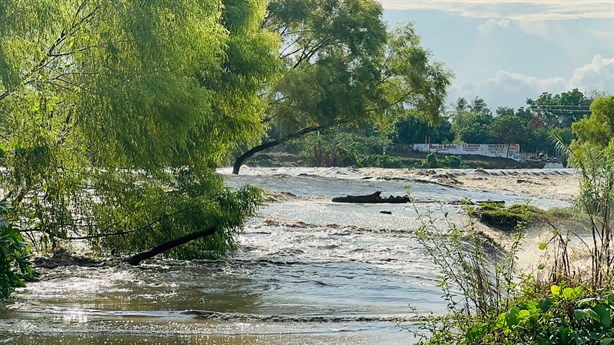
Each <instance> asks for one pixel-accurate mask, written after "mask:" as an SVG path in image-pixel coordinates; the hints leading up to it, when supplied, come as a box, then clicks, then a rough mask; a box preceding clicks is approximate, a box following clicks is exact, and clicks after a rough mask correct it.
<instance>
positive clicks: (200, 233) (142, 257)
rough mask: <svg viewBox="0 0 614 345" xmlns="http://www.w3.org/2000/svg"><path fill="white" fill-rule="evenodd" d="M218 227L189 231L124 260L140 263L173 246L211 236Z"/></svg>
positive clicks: (132, 263)
mask: <svg viewBox="0 0 614 345" xmlns="http://www.w3.org/2000/svg"><path fill="white" fill-rule="evenodd" d="M216 230H217V228H216V227H211V228H208V229H205V230H201V231H196V232H192V233H189V234H187V235H185V236H181V237H179V238H175V239H173V240H170V241H168V242H164V243H162V244H160V245H159V246H156V247H154V248H152V249H150V250H147V251H144V252H141V253H138V254H136V255H133V256H131V257H129V258H127V259H126V260H124V262H127V263H129V264H130V265H133V266H137V265H139V264H140V263H141V262H142V261H143V260H147V259H150V258H153V257H154V256H156V255H158V254H161V253H164V252H166V251H169V250H171V249H173V248H176V247H179V246H181V245H183V244H186V243H188V242H191V241H194V240H197V239H199V238H203V237H207V236H211V235H213V234H215V232H216Z"/></svg>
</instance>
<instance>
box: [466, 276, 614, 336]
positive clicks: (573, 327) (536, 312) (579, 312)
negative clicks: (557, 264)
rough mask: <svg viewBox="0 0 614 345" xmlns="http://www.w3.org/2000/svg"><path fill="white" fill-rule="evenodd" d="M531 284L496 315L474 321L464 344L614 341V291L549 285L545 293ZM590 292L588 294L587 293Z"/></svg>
mask: <svg viewBox="0 0 614 345" xmlns="http://www.w3.org/2000/svg"><path fill="white" fill-rule="evenodd" d="M540 290H541V289H540V288H539V287H538V286H536V285H533V286H531V287H526V286H525V290H524V295H525V296H527V297H528V298H527V297H521V298H519V299H517V300H515V301H514V302H513V303H512V304H511V305H510V307H509V308H508V309H507V310H506V311H504V312H502V313H500V314H499V315H498V316H496V317H493V318H490V319H487V320H485V322H481V323H477V324H475V325H473V326H472V327H471V328H470V329H469V330H467V333H466V342H467V344H529V343H531V344H562V345H567V344H569V345H571V344H610V343H614V327H612V319H613V318H614V294H609V295H599V294H591V295H589V294H587V293H586V292H585V289H584V288H583V287H582V286H578V287H576V288H571V287H565V288H563V287H561V286H559V285H552V286H551V288H550V291H551V294H550V295H548V294H547V293H545V292H542V291H540ZM589 296H590V297H589Z"/></svg>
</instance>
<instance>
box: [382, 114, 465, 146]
mask: <svg viewBox="0 0 614 345" xmlns="http://www.w3.org/2000/svg"><path fill="white" fill-rule="evenodd" d="M452 140H454V133H452V124H451V123H450V122H449V121H447V120H443V121H440V122H438V123H436V124H433V123H429V121H428V120H426V119H423V118H421V117H419V116H409V117H407V118H405V119H402V120H399V121H398V122H397V123H396V124H395V130H394V132H393V134H392V141H393V142H394V143H398V144H419V143H425V142H429V143H451V142H452Z"/></svg>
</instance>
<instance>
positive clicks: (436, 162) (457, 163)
mask: <svg viewBox="0 0 614 345" xmlns="http://www.w3.org/2000/svg"><path fill="white" fill-rule="evenodd" d="M420 167H422V168H426V169H437V168H452V169H460V168H462V167H463V160H462V158H461V157H460V156H447V155H446V156H444V158H443V159H440V158H439V157H438V156H437V154H436V153H434V152H431V153H429V154H428V155H426V158H425V159H423V160H422V161H421V162H420Z"/></svg>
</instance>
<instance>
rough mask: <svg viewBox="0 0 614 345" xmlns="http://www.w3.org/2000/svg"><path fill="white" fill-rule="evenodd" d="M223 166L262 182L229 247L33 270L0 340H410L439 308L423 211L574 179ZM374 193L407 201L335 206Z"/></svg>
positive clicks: (438, 214)
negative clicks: (209, 253) (220, 252)
mask: <svg viewBox="0 0 614 345" xmlns="http://www.w3.org/2000/svg"><path fill="white" fill-rule="evenodd" d="M219 172H220V173H221V174H223V175H224V176H225V179H226V181H227V184H228V185H229V186H231V187H239V186H241V185H244V184H247V183H249V184H253V185H256V186H260V187H261V188H263V189H264V190H265V191H266V192H267V200H268V201H267V203H266V204H265V205H264V206H263V207H261V209H260V211H259V214H258V216H257V217H254V218H253V219H250V220H249V221H248V223H247V226H246V228H245V231H244V233H242V234H241V235H240V237H239V240H240V243H241V249H240V250H239V251H238V252H237V253H235V254H233V255H232V256H231V257H229V258H226V259H224V260H218V261H193V262H185V261H175V260H152V261H149V262H147V263H145V264H143V265H141V266H139V267H131V266H128V265H121V264H120V265H116V264H105V263H104V262H103V263H102V264H100V265H97V266H94V267H88V266H77V265H73V266H61V267H58V268H54V269H41V273H42V277H41V280H40V281H39V282H35V283H31V284H28V286H27V287H26V288H23V289H19V290H18V291H17V292H16V293H15V294H14V299H13V300H12V301H11V302H10V303H8V304H6V305H3V306H0V344H2V343H6V344H62V345H72V344H136V343H138V344H141V343H147V344H304V345H307V344H314V345H315V344H352V345H358V344H375V343H377V344H380V345H385V344H401V343H404V344H411V343H413V342H415V338H414V337H413V336H412V334H411V332H410V331H408V330H407V329H410V330H416V329H417V328H416V326H417V325H418V324H419V322H420V320H421V319H422V318H423V317H425V316H428V315H431V314H432V313H434V314H440V313H443V312H444V311H445V303H444V301H443V300H442V299H441V291H440V289H439V288H438V287H437V284H438V278H437V270H436V269H435V268H434V266H433V265H432V264H431V263H430V260H429V258H428V257H425V256H424V255H423V253H422V251H421V248H420V247H419V245H418V243H417V242H416V240H415V238H414V232H415V231H416V230H417V229H418V227H419V226H420V225H421V222H420V219H421V217H422V218H423V217H424V216H425V215H431V217H434V218H435V219H439V220H441V219H443V217H444V214H447V215H448V217H449V218H450V219H451V220H452V221H462V219H463V214H464V213H463V206H461V205H460V204H461V203H460V201H461V200H467V199H470V200H476V201H477V200H500V201H505V202H506V204H508V205H511V204H516V203H525V202H530V203H531V204H533V205H535V206H538V207H541V208H545V209H548V208H552V207H566V206H569V205H570V202H571V198H572V196H573V194H574V189H573V182H574V179H575V172H574V171H573V170H568V169H552V170H514V171H506V170H499V171H487V170H437V171H417V170H406V169H354V168H249V167H245V168H243V170H242V174H241V175H239V176H234V175H232V174H231V173H230V170H229V169H220V171H219ZM375 191H382V195H383V196H387V195H404V194H405V193H408V192H409V194H410V195H411V197H412V199H413V201H414V202H413V203H410V204H398V205H386V204H377V205H366V204H337V203H332V202H331V198H332V197H334V196H343V195H347V194H354V195H356V194H371V193H373V192H375ZM383 212H384V213H383Z"/></svg>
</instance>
